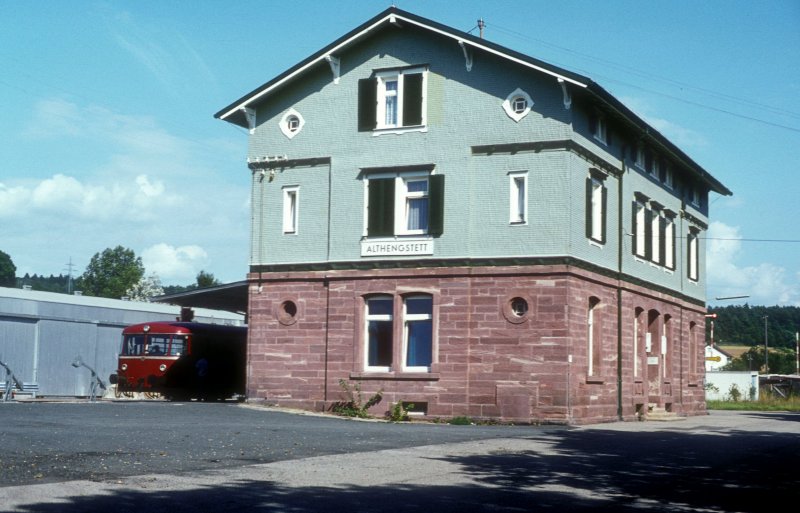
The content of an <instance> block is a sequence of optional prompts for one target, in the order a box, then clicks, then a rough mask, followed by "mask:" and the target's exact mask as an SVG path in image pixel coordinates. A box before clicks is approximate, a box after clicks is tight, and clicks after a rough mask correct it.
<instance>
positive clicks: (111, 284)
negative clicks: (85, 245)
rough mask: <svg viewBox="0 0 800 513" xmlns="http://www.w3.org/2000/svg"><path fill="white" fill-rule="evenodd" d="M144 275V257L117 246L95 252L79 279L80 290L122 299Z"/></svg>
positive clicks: (89, 294)
mask: <svg viewBox="0 0 800 513" xmlns="http://www.w3.org/2000/svg"><path fill="white" fill-rule="evenodd" d="M142 276H144V265H142V259H141V258H140V257H137V256H136V253H134V252H133V250H132V249H128V248H123V247H122V246H117V247H116V248H114V249H110V248H108V249H105V250H104V251H103V252H102V253H95V255H94V256H93V257H92V260H91V261H90V262H89V265H88V266H86V271H85V272H84V273H83V274H82V275H81V277H80V278H79V279H78V290H82V291H83V293H84V294H86V295H87V296H99V297H109V298H113V299H120V298H121V297H123V296H124V295H125V293H126V292H127V291H128V290H129V289H130V288H131V287H133V286H134V285H136V284H137V283H139V280H141V279H142Z"/></svg>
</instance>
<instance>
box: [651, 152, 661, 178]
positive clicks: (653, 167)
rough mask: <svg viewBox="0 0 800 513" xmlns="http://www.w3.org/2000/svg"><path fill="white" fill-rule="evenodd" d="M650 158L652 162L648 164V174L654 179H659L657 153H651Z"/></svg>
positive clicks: (659, 167) (659, 171)
mask: <svg viewBox="0 0 800 513" xmlns="http://www.w3.org/2000/svg"><path fill="white" fill-rule="evenodd" d="M652 159H653V162H652V164H651V166H650V176H652V177H653V178H655V179H656V180H661V163H660V162H659V160H658V155H656V154H655V153H653V156H652Z"/></svg>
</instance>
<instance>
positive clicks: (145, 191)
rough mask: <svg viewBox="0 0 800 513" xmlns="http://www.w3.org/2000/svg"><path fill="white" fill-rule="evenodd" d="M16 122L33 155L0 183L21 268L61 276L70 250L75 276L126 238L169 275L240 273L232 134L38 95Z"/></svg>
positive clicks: (171, 278) (239, 196) (7, 245)
mask: <svg viewBox="0 0 800 513" xmlns="http://www.w3.org/2000/svg"><path fill="white" fill-rule="evenodd" d="M51 116H53V117H55V118H57V119H55V121H53V119H52V118H51ZM50 121H53V122H52V123H51V122H50ZM23 131H24V132H25V135H26V137H27V138H28V139H29V140H31V142H33V143H34V144H35V145H36V147H37V148H41V155H40V158H39V159H36V160H32V161H30V162H29V163H27V164H26V165H27V166H28V167H27V168H26V169H25V170H24V171H19V172H16V173H15V172H14V170H13V169H8V172H5V170H4V172H3V173H2V174H3V177H2V183H0V226H2V227H3V235H2V240H0V244H2V246H3V247H2V248H0V249H3V250H4V251H6V252H9V254H11V255H13V258H14V263H15V264H16V265H17V267H18V269H22V270H23V271H21V272H23V273H24V272H30V273H31V274H33V273H38V274H49V273H53V274H58V273H59V272H63V271H64V263H65V262H67V261H69V259H72V262H74V263H75V264H76V266H77V273H78V274H80V273H81V272H82V268H83V266H85V265H86V264H87V263H88V261H89V259H90V257H91V256H92V255H93V254H95V253H96V252H99V251H102V250H103V249H105V248H107V247H115V246H117V245H122V246H124V247H128V248H131V249H132V250H134V251H135V252H136V254H137V255H140V256H142V255H143V253H142V250H143V248H148V250H147V251H148V258H147V260H146V266H145V267H146V271H147V272H148V273H149V272H156V273H157V274H158V275H159V276H160V277H161V279H162V280H163V282H164V283H165V284H180V285H186V284H190V283H194V281H195V277H196V275H197V272H199V271H200V270H205V271H207V272H210V273H213V274H214V275H215V276H217V277H218V278H219V279H221V280H227V281H232V280H236V279H240V278H241V276H242V275H244V274H245V273H246V271H247V254H248V233H249V232H248V229H247V219H248V215H249V210H248V209H247V208H243V207H242V205H246V204H247V202H248V201H249V173H248V171H247V169H246V167H245V166H244V164H242V163H241V147H239V146H238V145H235V144H232V143H231V142H230V140H231V139H227V138H219V139H203V138H199V139H197V140H195V139H191V138H183V137H180V136H178V135H176V134H174V133H171V132H169V131H167V130H166V129H164V128H163V127H161V126H159V124H158V123H157V122H156V121H155V120H154V119H153V118H152V117H149V116H130V115H125V114H120V113H119V112H116V111H113V110H110V109H107V108H104V107H98V106H95V105H81V104H76V103H70V102H67V101H64V100H59V99H55V100H44V101H40V102H38V103H37V104H36V105H35V106H34V109H33V114H32V116H31V118H30V120H29V124H28V126H27V129H25V130H23ZM87 148H89V149H87ZM237 166H238V167H237ZM237 171H240V172H239V173H237ZM43 241H45V242H44V243H43ZM159 242H164V243H165V244H163V247H161V246H159V244H157V243H159ZM43 248H46V249H43ZM144 260H145V259H144V258H143V261H144ZM212 260H213V261H214V262H217V263H218V267H216V268H211V267H209V264H210V262H211V261H212Z"/></svg>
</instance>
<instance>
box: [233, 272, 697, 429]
mask: <svg viewBox="0 0 800 513" xmlns="http://www.w3.org/2000/svg"><path fill="white" fill-rule="evenodd" d="M250 279H251V287H250V307H249V326H250V335H249V356H248V392H247V393H248V399H249V400H258V401H267V402H269V403H275V404H279V405H284V406H290V407H298V408H303V409H310V410H323V409H327V408H329V407H330V406H331V405H332V404H334V403H336V402H337V401H341V400H343V399H344V397H345V393H344V392H345V390H344V389H343V388H342V386H341V385H340V380H344V382H345V383H346V384H347V385H346V386H347V387H348V388H350V390H352V389H353V387H354V386H355V384H359V386H360V388H361V391H362V397H363V400H364V401H366V399H367V398H369V397H370V396H371V395H373V394H375V393H376V392H378V391H381V392H382V393H383V400H382V401H381V402H380V403H379V404H378V405H377V406H375V407H374V408H373V409H372V413H374V414H376V415H382V414H385V413H387V412H388V411H389V410H390V408H391V407H392V406H393V405H394V404H395V403H397V402H403V403H413V404H414V405H415V406H416V408H417V409H420V410H424V411H425V412H426V414H427V416H428V417H456V416H468V417H473V418H476V419H496V420H501V421H508V422H525V423H531V422H532V423H544V422H557V423H592V422H608V421H615V420H619V419H620V418H622V419H624V420H633V419H636V418H638V416H639V415H641V414H644V413H646V412H647V410H648V408H649V407H650V406H655V407H658V408H665V409H667V410H669V411H673V412H675V413H678V414H693V415H694V414H702V413H705V402H704V401H705V399H704V391H703V388H702V381H703V361H702V355H703V351H702V348H703V344H704V342H703V333H704V331H703V330H704V325H703V322H704V317H703V313H704V311H703V309H702V308H699V307H697V306H696V305H691V304H686V303H684V302H681V301H679V300H676V299H675V298H673V297H670V296H665V295H663V294H658V293H654V292H652V291H650V290H647V289H643V288H641V287H635V286H631V285H628V284H624V285H623V287H622V289H621V290H620V289H618V287H617V285H618V284H617V282H615V281H613V280H610V279H608V278H605V277H602V276H598V275H595V274H593V273H590V272H588V271H584V270H579V269H575V268H567V267H557V266H548V267H525V268H522V267H514V268H480V269H472V268H465V269H435V270H431V269H422V270H413V269H409V270H383V271H381V270H376V271H369V272H366V273H365V272H361V273H358V272H355V271H349V272H341V273H335V272H327V273H325V272H319V273H294V274H282V275H280V276H277V275H268V274H263V275H252V276H251V278H250ZM413 293H424V294H430V295H431V296H432V297H433V301H434V305H435V306H434V314H435V315H434V320H433V326H434V349H433V364H432V365H431V368H430V372H414V373H408V372H402V371H401V370H400V369H398V368H397V366H396V365H395V364H393V366H392V368H391V369H390V370H389V372H377V373H376V372H367V371H365V364H364V359H365V345H366V344H365V341H364V338H365V334H364V333H365V319H364V315H365V313H364V308H365V307H364V298H365V297H368V296H369V295H372V294H386V295H392V296H395V297H404V295H407V294H413ZM515 299H516V300H518V299H522V300H524V302H525V303H526V304H527V306H528V308H527V312H525V313H524V314H522V315H517V314H515V313H514V311H513V309H512V308H511V306H510V305H511V303H512V301H513V300H515ZM590 304H591V305H594V313H593V327H592V330H593V340H592V343H593V351H592V354H590V353H589V344H588V338H589V329H590V328H589V324H588V320H587V317H588V312H589V309H590ZM287 305H288V306H287ZM620 307H621V308H620ZM397 322H399V321H397ZM397 332H398V333H401V330H398V331H397ZM647 333H650V335H649V341H650V343H649V347H645V345H646V342H647V339H648V335H647ZM663 337H666V338H665V339H664V340H662V339H663ZM397 343H399V341H398V342H397ZM618 349H619V350H618ZM647 349H649V350H650V351H649V352H648V351H647ZM398 354H400V350H399V349H398V350H397V351H396V352H395V355H398ZM619 355H621V360H620V358H619ZM590 358H591V359H592V365H591V367H592V369H591V370H592V373H591V375H589V372H588V371H589V359H590Z"/></svg>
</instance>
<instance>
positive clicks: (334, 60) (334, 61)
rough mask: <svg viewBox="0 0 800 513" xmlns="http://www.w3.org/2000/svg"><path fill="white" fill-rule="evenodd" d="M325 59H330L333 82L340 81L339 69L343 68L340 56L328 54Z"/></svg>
mask: <svg viewBox="0 0 800 513" xmlns="http://www.w3.org/2000/svg"><path fill="white" fill-rule="evenodd" d="M325 60H326V61H328V64H330V66H331V73H333V83H334V84H338V83H339V71H340V70H341V64H342V61H341V60H340V59H339V58H338V57H334V56H333V55H326V56H325Z"/></svg>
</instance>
